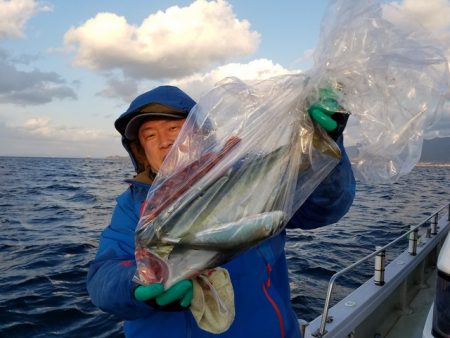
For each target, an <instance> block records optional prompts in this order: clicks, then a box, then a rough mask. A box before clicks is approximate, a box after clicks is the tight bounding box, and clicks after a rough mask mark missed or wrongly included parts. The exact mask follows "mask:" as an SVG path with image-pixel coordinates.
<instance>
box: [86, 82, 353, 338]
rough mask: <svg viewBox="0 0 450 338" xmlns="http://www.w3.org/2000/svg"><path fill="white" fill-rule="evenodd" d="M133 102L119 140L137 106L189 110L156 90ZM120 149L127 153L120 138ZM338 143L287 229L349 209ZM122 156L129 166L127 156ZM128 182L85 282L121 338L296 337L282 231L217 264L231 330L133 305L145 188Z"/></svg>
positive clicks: (188, 104) (180, 99) (183, 101)
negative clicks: (227, 288) (217, 330)
mask: <svg viewBox="0 0 450 338" xmlns="http://www.w3.org/2000/svg"><path fill="white" fill-rule="evenodd" d="M174 95H175V97H176V100H172V101H170V102H169V101H168V97H171V96H172V97H173V96H174ZM136 100H138V101H139V102H136ZM136 100H135V101H133V103H132V104H131V105H130V108H129V109H128V110H127V112H125V113H124V114H123V115H122V116H121V117H120V118H119V119H118V120H117V121H116V128H117V129H118V130H119V131H120V132H121V134H122V135H123V130H124V128H125V126H126V122H127V118H130V116H135V115H136V111H137V110H139V108H140V107H142V106H144V105H147V104H149V103H152V102H154V103H161V104H165V105H169V106H171V107H174V108H177V109H178V110H183V109H184V110H187V112H189V110H190V109H191V108H192V107H193V106H194V104H195V102H194V101H192V99H191V98H189V96H187V95H186V94H184V93H183V92H181V91H180V90H179V89H178V88H176V87H170V86H164V87H158V88H157V90H153V91H150V92H147V93H145V94H143V95H141V96H139V97H138V98H137V99H136ZM123 143H124V146H125V147H126V149H127V150H128V151H129V148H127V141H126V139H123ZM338 145H339V147H340V148H341V151H342V154H343V156H342V158H341V160H340V162H339V164H338V165H337V166H336V167H335V169H334V170H333V171H332V172H331V173H330V174H329V176H328V177H327V178H326V179H325V180H324V181H323V182H322V183H321V184H320V185H319V186H318V187H317V188H316V190H315V191H314V192H313V193H312V194H311V196H310V197H309V198H308V199H307V201H306V202H305V203H304V204H303V205H302V207H301V208H300V209H299V210H298V211H297V213H296V214H295V215H294V216H293V217H292V219H291V220H290V222H289V224H288V227H290V228H302V229H313V228H317V227H321V226H325V225H328V224H331V223H335V222H337V221H338V220H339V219H340V218H341V217H342V216H343V215H345V213H346V212H347V211H348V209H349V208H350V206H351V204H352V202H353V198H354V195H355V180H354V177H353V172H352V169H351V166H350V162H349V160H348V157H347V155H346V153H345V151H344V148H343V142H342V137H340V138H339V139H338ZM130 155H131V157H132V160H133V163H135V159H134V158H133V154H132V153H130ZM135 166H136V165H135ZM128 182H129V183H130V186H129V188H128V189H127V190H126V191H125V192H124V193H122V194H121V195H120V196H119V197H118V198H117V205H116V207H115V209H114V212H113V215H112V219H111V223H110V225H109V226H108V227H107V228H106V229H105V230H104V231H103V233H102V235H101V239H100V245H99V248H98V252H97V255H96V257H95V259H94V260H93V262H92V263H91V265H90V268H89V273H88V277H87V289H88V291H89V294H90V297H91V300H92V302H93V303H94V304H95V305H96V306H98V307H99V308H100V309H102V310H103V311H105V312H109V313H112V314H115V315H117V316H118V317H119V318H121V319H124V320H125V324H124V330H125V335H126V336H127V337H174V338H175V337H176V338H183V337H190V338H203V337H214V338H225V337H230V338H231V337H233V338H237V337H246V338H252V337H255V338H256V337H258V338H263V337H270V338H275V337H280V338H281V337H283V338H291V337H293V338H297V337H300V332H299V327H298V321H297V317H296V315H295V312H294V311H293V308H292V306H291V302H290V288H289V279H288V270H287V264H286V256H285V251H284V244H285V240H286V232H285V231H282V232H281V233H280V234H279V235H277V236H275V237H273V238H270V239H268V240H266V241H264V242H263V243H261V244H260V245H258V246H256V247H254V248H252V249H250V250H248V251H246V252H244V253H242V254H240V255H238V256H236V257H235V258H233V259H232V260H231V261H230V262H228V263H226V264H224V265H223V267H224V268H226V269H227V270H228V272H229V274H230V277H231V281H232V284H233V289H234V294H235V311H236V314H235V319H234V322H233V323H232V325H231V327H230V328H229V329H228V330H227V331H226V332H224V333H222V334H211V333H209V332H206V331H204V330H202V329H200V328H199V327H198V326H197V323H196V322H195V319H194V318H193V316H192V314H191V312H190V310H189V309H184V310H179V311H163V310H161V309H155V308H152V307H151V306H150V305H147V304H146V303H143V302H140V301H136V300H135V299H134V298H133V290H134V287H135V284H134V283H133V281H132V279H133V276H134V274H135V271H136V263H135V258H134V232H135V228H136V225H137V223H138V221H139V216H140V210H141V205H142V203H143V202H144V201H145V198H146V196H147V192H148V189H149V188H150V185H149V184H146V183H142V182H138V181H136V180H131V181H128Z"/></svg>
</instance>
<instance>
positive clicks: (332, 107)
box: [308, 88, 349, 140]
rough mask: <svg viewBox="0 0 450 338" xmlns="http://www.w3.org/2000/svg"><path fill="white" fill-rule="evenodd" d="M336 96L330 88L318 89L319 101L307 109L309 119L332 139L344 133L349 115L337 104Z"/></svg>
mask: <svg viewBox="0 0 450 338" xmlns="http://www.w3.org/2000/svg"><path fill="white" fill-rule="evenodd" d="M337 99H338V94H337V93H336V92H335V91H334V90H333V89H331V88H321V89H319V100H318V101H316V102H314V103H312V104H311V105H310V106H309V108H308V113H309V115H310V116H311V119H312V120H313V121H314V122H316V123H317V124H318V125H320V126H321V127H322V128H323V129H325V131H326V132H327V133H328V135H330V136H331V138H332V139H334V140H337V139H338V138H339V136H341V135H342V133H343V132H344V129H345V126H346V125H347V120H348V117H349V113H348V112H346V111H345V109H344V108H342V106H341V105H340V104H339V103H338V102H337Z"/></svg>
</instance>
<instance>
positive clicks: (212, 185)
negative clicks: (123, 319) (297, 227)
mask: <svg viewBox="0 0 450 338" xmlns="http://www.w3.org/2000/svg"><path fill="white" fill-rule="evenodd" d="M312 142H313V143H318V144H317V147H318V148H320V147H322V149H320V150H319V151H320V152H328V153H329V154H330V155H331V156H333V157H336V158H338V157H339V156H340V153H339V148H338V147H337V146H336V145H332V143H327V142H322V141H321V139H320V138H313V140H312ZM301 146H302V145H301V144H300V143H299V142H293V143H292V144H289V145H285V146H281V147H279V148H277V149H276V150H274V151H272V152H270V153H260V154H247V155H245V156H242V157H240V158H239V159H238V160H234V161H232V160H231V161H229V162H230V163H229V164H228V165H227V164H226V163H228V162H227V160H226V157H225V158H224V159H223V163H221V164H223V168H222V167H221V169H220V170H214V169H213V170H211V171H208V172H206V173H205V175H204V176H202V177H201V178H200V179H199V180H198V181H197V182H195V184H193V186H192V187H190V189H188V190H187V191H185V192H184V193H183V194H182V195H180V196H178V195H177V196H178V197H177V198H176V199H175V201H174V202H173V203H171V205H170V206H169V207H167V208H165V209H164V210H162V211H161V212H160V213H158V214H157V216H156V217H154V218H152V219H146V218H142V219H141V221H140V225H139V226H138V230H137V231H136V247H137V253H136V258H137V261H138V274H139V280H140V282H143V283H144V284H148V283H152V282H163V283H164V284H165V285H166V287H170V285H172V284H173V283H175V282H176V281H178V280H179V279H181V278H189V277H192V276H194V275H195V274H197V273H199V272H201V271H202V270H204V269H208V268H212V267H216V266H218V265H221V264H224V263H226V262H227V261H229V260H230V259H231V258H233V257H234V256H235V255H237V254H239V253H240V252H242V251H244V250H246V249H248V248H249V247H251V246H254V245H255V244H257V243H259V242H260V241H262V240H264V239H266V238H269V237H270V236H273V235H275V234H277V233H279V232H280V231H281V230H282V229H283V226H284V225H285V224H286V222H287V221H288V219H287V214H286V212H285V211H284V210H286V205H284V203H285V200H286V198H285V197H286V196H289V195H292V194H293V189H295V188H296V187H292V186H290V185H289V184H288V182H290V181H291V180H289V178H288V176H289V175H292V168H296V170H299V167H300V170H302V171H306V170H307V169H308V166H309V160H308V156H309V154H304V155H302V156H303V157H304V158H303V159H302V161H303V163H301V166H299V163H298V161H299V159H298V157H297V160H296V161H297V162H294V161H295V160H294V159H293V156H291V155H292V151H299V152H301ZM292 147H297V148H295V149H294V150H293V149H292ZM230 158H233V157H232V156H231V155H230ZM297 174H298V171H297ZM265 182H269V183H268V184H264V183H265ZM140 260H141V261H142V262H144V263H143V264H141V266H142V268H140V263H139V261H140Z"/></svg>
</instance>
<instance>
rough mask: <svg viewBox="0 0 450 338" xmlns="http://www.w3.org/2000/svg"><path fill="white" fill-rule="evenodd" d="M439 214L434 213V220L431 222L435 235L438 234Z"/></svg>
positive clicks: (432, 231)
mask: <svg viewBox="0 0 450 338" xmlns="http://www.w3.org/2000/svg"><path fill="white" fill-rule="evenodd" d="M438 216H439V214H436V215H434V217H433V222H431V234H432V235H433V236H434V235H436V234H437V225H438Z"/></svg>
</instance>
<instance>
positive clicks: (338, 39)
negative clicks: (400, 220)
mask: <svg viewBox="0 0 450 338" xmlns="http://www.w3.org/2000/svg"><path fill="white" fill-rule="evenodd" d="M444 55H445V54H444V53H443V49H442V47H440V46H439V43H438V42H436V41H435V40H434V39H433V37H432V36H431V35H430V34H429V33H428V32H426V31H425V30H424V28H422V27H420V26H419V25H418V24H416V20H415V19H414V18H409V17H406V16H405V14H403V13H401V12H399V11H398V9H397V7H395V6H393V5H392V4H388V3H385V2H383V1H375V0H367V1H348V0H338V1H332V2H331V3H330V5H329V7H328V9H327V11H326V13H325V16H324V18H323V21H322V30H321V35H320V39H319V44H318V47H317V48H316V49H315V53H314V60H315V66H314V67H313V69H311V70H310V71H309V76H310V77H311V81H313V82H314V84H313V86H315V87H317V86H319V87H320V86H321V83H322V85H323V83H325V84H326V83H332V82H335V83H338V85H339V87H340V88H341V94H342V95H341V99H340V100H339V102H340V104H341V105H342V106H343V107H345V109H347V110H348V111H350V112H351V113H352V116H351V117H350V119H349V123H348V125H347V128H346V131H345V144H346V149H347V152H348V155H349V157H350V160H351V161H352V165H353V169H354V172H355V174H356V176H357V177H358V178H359V179H360V180H361V181H363V182H369V183H377V182H384V183H387V182H394V181H395V180H397V179H398V178H399V177H400V176H402V175H404V174H407V173H409V172H410V171H411V170H412V168H413V167H414V166H415V165H416V164H417V162H418V161H419V159H420V155H421V150H422V143H423V134H424V132H425V131H427V130H430V129H431V128H432V126H433V124H434V123H436V122H437V121H439V120H440V119H441V117H442V115H443V114H444V113H445V111H444V110H443V109H442V107H443V104H444V102H445V96H446V93H448V92H449V73H448V60H447V59H446V58H445V56H444ZM447 114H448V112H447Z"/></svg>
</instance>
